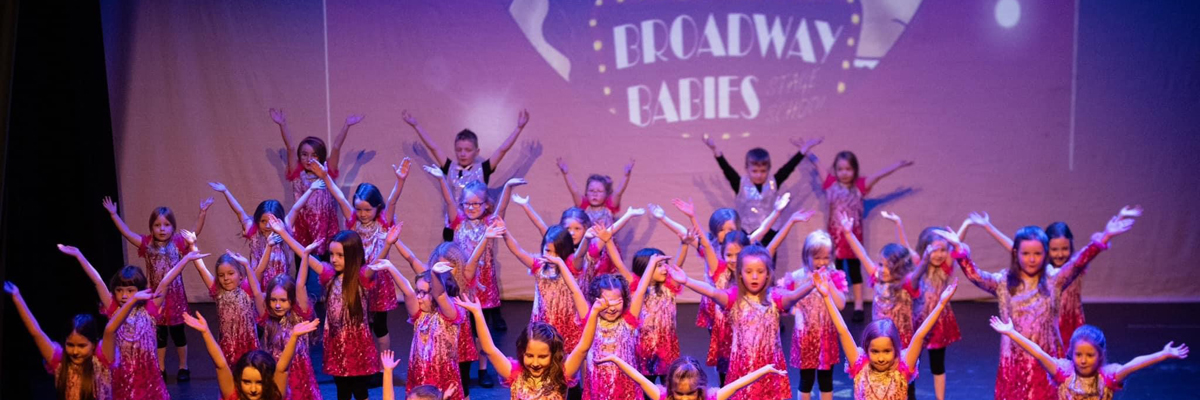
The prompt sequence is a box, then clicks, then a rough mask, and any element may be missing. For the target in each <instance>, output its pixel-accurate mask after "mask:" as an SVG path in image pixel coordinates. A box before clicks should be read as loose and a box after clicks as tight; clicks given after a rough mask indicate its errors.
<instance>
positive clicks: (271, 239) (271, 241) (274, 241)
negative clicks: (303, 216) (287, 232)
mask: <svg viewBox="0 0 1200 400" xmlns="http://www.w3.org/2000/svg"><path fill="white" fill-rule="evenodd" d="M281 243H283V236H279V234H278V233H275V232H271V235H270V236H267V245H268V246H278V245H280V244H281Z"/></svg>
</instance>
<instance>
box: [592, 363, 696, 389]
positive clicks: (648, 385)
mask: <svg viewBox="0 0 1200 400" xmlns="http://www.w3.org/2000/svg"><path fill="white" fill-rule="evenodd" d="M610 361H611V362H612V363H613V364H617V367H619V368H621V371H622V372H624V373H625V375H626V376H629V379H633V381H634V382H637V384H638V386H641V387H642V391H643V392H645V393H646V397H649V398H651V399H660V398H662V391H659V390H658V385H655V384H654V382H651V381H650V379H647V378H646V376H645V375H642V373H641V372H638V370H637V368H634V367H633V366H632V365H629V363H627V362H625V360H622V359H621V358H620V357H617V356H614V355H609V356H607V357H604V358H603V359H601V360H600V361H598V362H600V363H602V362H610ZM703 389H704V388H697V390H703Z"/></svg>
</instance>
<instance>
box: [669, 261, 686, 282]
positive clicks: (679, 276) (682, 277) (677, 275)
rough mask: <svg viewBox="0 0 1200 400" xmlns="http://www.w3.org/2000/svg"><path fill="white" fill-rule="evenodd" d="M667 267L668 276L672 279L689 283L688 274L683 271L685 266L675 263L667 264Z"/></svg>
mask: <svg viewBox="0 0 1200 400" xmlns="http://www.w3.org/2000/svg"><path fill="white" fill-rule="evenodd" d="M666 267H667V276H668V277H670V278H671V280H673V281H675V283H679V284H683V283H687V280H688V276H687V273H686V272H683V268H679V267H678V266H675V265H667V266H666Z"/></svg>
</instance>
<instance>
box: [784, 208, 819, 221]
mask: <svg viewBox="0 0 1200 400" xmlns="http://www.w3.org/2000/svg"><path fill="white" fill-rule="evenodd" d="M816 213H817V210H805V209H800V210H798V211H796V212H794V213H792V216H791V217H790V218H788V220H791V221H797V222H808V220H809V219H812V216H813V215H815V214H816Z"/></svg>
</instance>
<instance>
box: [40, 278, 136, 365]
mask: <svg viewBox="0 0 1200 400" xmlns="http://www.w3.org/2000/svg"><path fill="white" fill-rule="evenodd" d="M151 296H153V294H152V293H150V290H149V289H147V290H143V291H141V292H138V293H137V294H134V295H133V300H130V301H127V302H125V304H123V305H121V308H118V309H117V312H116V313H115V314H113V316H112V318H111V319H109V320H108V325H105V326H104V337H103V342H102V343H101V346H100V353H101V354H103V355H104V359H105V360H109V361H110V362H111V361H115V360H116V359H117V340H116V339H117V328H120V327H121V324H124V323H125V319H127V318H129V312H130V311H131V310H133V307H134V306H135V305H137V304H138V303H141V302H142V301H145V300H146V299H149V298H150V297H151ZM22 319H24V316H22ZM39 348H40V347H39Z"/></svg>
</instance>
